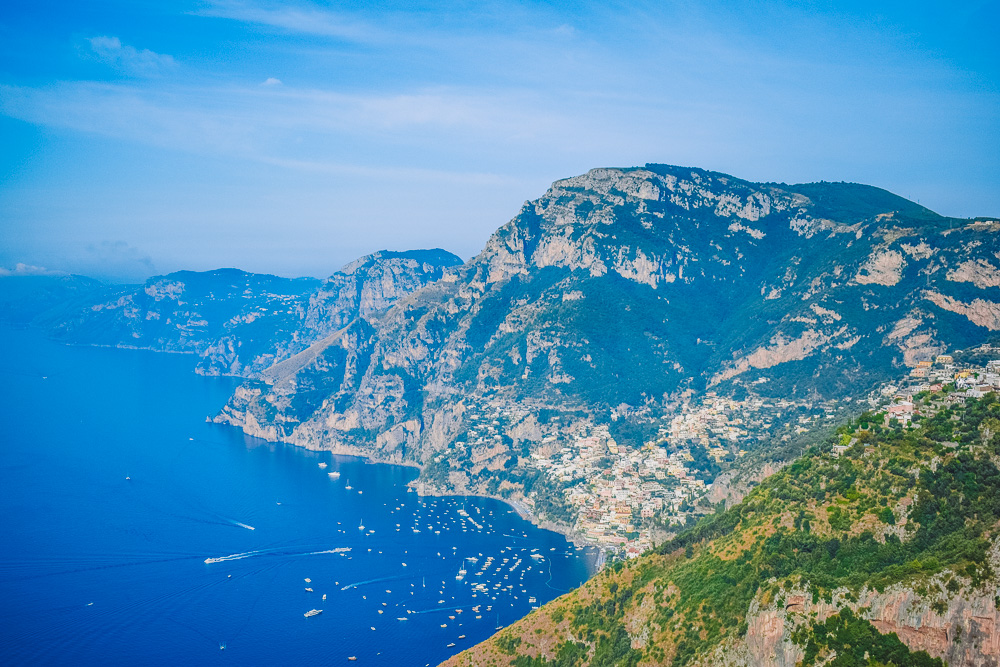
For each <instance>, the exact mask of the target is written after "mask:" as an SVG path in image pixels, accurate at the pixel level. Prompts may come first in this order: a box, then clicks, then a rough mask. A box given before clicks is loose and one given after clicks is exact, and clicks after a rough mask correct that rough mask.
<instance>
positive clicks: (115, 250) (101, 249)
mask: <svg viewBox="0 0 1000 667" xmlns="http://www.w3.org/2000/svg"><path fill="white" fill-rule="evenodd" d="M87 254H88V255H89V257H90V258H91V260H92V261H96V262H98V263H100V264H102V265H105V266H109V267H115V268H126V267H133V268H134V267H141V268H142V269H144V270H146V271H155V270H156V269H155V267H154V266H153V260H152V259H151V258H150V256H149V255H146V254H144V253H143V252H142V251H140V250H139V249H138V248H136V247H135V246H132V245H129V244H128V243H126V242H125V241H101V242H100V243H99V244H93V243H91V244H90V245H88V246H87Z"/></svg>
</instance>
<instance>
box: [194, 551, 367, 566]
mask: <svg viewBox="0 0 1000 667" xmlns="http://www.w3.org/2000/svg"><path fill="white" fill-rule="evenodd" d="M350 550H351V547H336V548H334V549H323V550H322V551H293V552H289V551H281V550H279V549H255V550H254V551H244V552H242V553H238V554H229V555H228V556H216V557H215V558H206V559H205V562H206V563H209V564H211V563H224V562H226V561H230V560H243V559H244V558H253V557H254V556H318V555H319V554H339V553H346V552H348V551H350Z"/></svg>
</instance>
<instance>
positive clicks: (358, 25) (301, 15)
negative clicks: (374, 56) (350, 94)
mask: <svg viewBox="0 0 1000 667" xmlns="http://www.w3.org/2000/svg"><path fill="white" fill-rule="evenodd" d="M194 13H195V14H197V15H199V16H211V17H217V18H226V19H233V20H236V21H241V22H243V23H253V24H256V25H263V26H270V27H272V28H280V29H281V30H284V31H287V32H294V33H304V34H309V35H320V36H323V37H332V38H335V39H343V40H347V41H352V42H371V41H384V40H385V39H386V38H387V37H388V36H389V33H388V32H386V31H385V30H383V29H381V28H378V27H376V26H375V25H373V24H372V23H369V22H367V21H362V20H359V19H356V18H353V17H350V16H348V15H347V14H345V13H339V12H335V11H332V10H329V9H322V8H319V7H315V6H311V5H308V4H304V5H298V6H295V5H289V4H280V3H279V4H261V3H249V2H238V1H236V2H233V1H228V0H223V1H221V2H213V3H211V4H210V5H209V6H208V7H206V8H204V9H200V10H198V11H196V12H194Z"/></svg>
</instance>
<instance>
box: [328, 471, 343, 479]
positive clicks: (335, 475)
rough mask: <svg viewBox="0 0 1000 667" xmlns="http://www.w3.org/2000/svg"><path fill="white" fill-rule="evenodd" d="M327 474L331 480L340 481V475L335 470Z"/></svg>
mask: <svg viewBox="0 0 1000 667" xmlns="http://www.w3.org/2000/svg"><path fill="white" fill-rule="evenodd" d="M326 474H327V475H329V476H330V479H340V473H339V472H338V471H336V470H334V471H333V472H328V473H326Z"/></svg>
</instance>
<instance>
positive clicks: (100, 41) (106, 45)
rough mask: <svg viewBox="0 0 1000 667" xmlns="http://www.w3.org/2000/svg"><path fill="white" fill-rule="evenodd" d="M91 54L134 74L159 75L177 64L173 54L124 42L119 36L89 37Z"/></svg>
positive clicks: (122, 70) (116, 67)
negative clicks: (157, 51) (140, 48)
mask: <svg viewBox="0 0 1000 667" xmlns="http://www.w3.org/2000/svg"><path fill="white" fill-rule="evenodd" d="M87 42H88V43H89V44H90V51H91V54H92V55H93V56H94V57H96V58H97V59H98V60H100V61H101V62H103V63H105V64H106V65H110V66H111V67H114V68H115V69H117V70H119V71H121V72H124V73H125V74H130V75H133V76H158V75H161V74H164V73H165V72H167V71H169V70H172V69H173V68H174V67H175V66H176V62H175V61H174V59H173V57H172V56H169V55H166V54H162V53H156V52H154V51H150V50H149V49H142V50H139V49H137V48H135V47H134V46H129V45H128V44H122V41H121V40H120V39H118V38H117V37H107V36H98V37H89V38H87Z"/></svg>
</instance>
